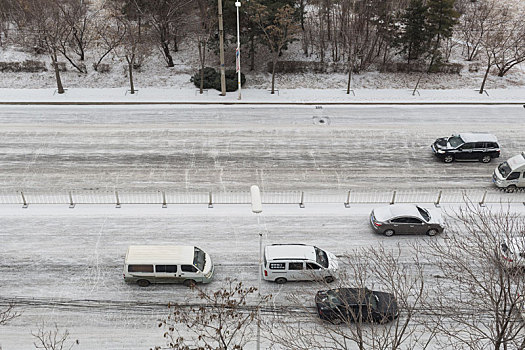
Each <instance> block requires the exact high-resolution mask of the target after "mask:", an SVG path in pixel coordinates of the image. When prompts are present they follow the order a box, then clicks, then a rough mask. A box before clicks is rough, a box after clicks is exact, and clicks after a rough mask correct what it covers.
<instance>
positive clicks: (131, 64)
mask: <svg viewBox="0 0 525 350" xmlns="http://www.w3.org/2000/svg"><path fill="white" fill-rule="evenodd" d="M126 60H127V61H128V72H129V88H130V89H129V93H130V94H132V95H133V94H134V93H135V85H133V62H134V61H135V55H132V56H131V59H129V58H128V56H126Z"/></svg>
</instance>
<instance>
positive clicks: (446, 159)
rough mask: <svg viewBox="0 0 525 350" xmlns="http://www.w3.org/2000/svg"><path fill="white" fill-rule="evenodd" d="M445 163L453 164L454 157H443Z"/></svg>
mask: <svg viewBox="0 0 525 350" xmlns="http://www.w3.org/2000/svg"><path fill="white" fill-rule="evenodd" d="M443 161H444V162H445V163H452V162H453V161H454V156H453V155H451V154H448V155H446V156H444V157H443Z"/></svg>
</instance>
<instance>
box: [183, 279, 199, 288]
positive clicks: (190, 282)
mask: <svg viewBox="0 0 525 350" xmlns="http://www.w3.org/2000/svg"><path fill="white" fill-rule="evenodd" d="M182 284H183V285H185V286H186V287H190V288H193V287H195V284H196V282H195V281H194V280H184V282H182Z"/></svg>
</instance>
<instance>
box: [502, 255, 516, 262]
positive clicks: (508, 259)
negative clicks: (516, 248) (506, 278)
mask: <svg viewBox="0 0 525 350" xmlns="http://www.w3.org/2000/svg"><path fill="white" fill-rule="evenodd" d="M503 259H505V260H507V261H508V262H513V261H514V260H512V259H511V258H507V257H506V256H504V257H503Z"/></svg>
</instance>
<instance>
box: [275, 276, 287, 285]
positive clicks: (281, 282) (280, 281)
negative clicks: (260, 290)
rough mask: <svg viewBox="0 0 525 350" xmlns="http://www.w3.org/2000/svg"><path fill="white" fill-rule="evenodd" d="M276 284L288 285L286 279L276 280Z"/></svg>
mask: <svg viewBox="0 0 525 350" xmlns="http://www.w3.org/2000/svg"><path fill="white" fill-rule="evenodd" d="M275 283H277V284H285V283H286V278H284V277H279V278H276V279H275Z"/></svg>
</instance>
